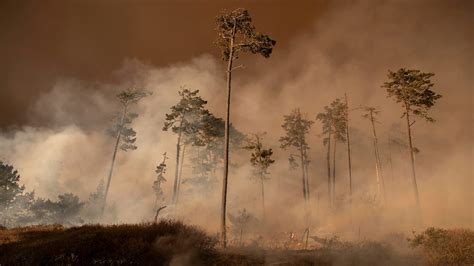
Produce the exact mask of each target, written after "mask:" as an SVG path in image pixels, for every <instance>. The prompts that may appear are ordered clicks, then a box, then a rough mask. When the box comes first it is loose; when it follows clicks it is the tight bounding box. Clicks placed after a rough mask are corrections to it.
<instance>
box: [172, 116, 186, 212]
mask: <svg viewBox="0 0 474 266" xmlns="http://www.w3.org/2000/svg"><path fill="white" fill-rule="evenodd" d="M182 127H183V117H181V122H180V123H179V133H178V142H177V143H176V167H175V170H174V184H173V198H172V203H173V204H176V201H177V200H178V196H177V194H178V182H179V180H178V179H179V156H180V153H181V135H182V134H183V132H182V131H183V130H182Z"/></svg>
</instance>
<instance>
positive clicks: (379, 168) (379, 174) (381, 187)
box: [370, 111, 385, 202]
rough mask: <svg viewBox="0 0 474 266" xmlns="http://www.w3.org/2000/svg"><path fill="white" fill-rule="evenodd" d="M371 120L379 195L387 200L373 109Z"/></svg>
mask: <svg viewBox="0 0 474 266" xmlns="http://www.w3.org/2000/svg"><path fill="white" fill-rule="evenodd" d="M370 122H371V124H372V133H373V135H374V153H375V167H376V174H377V191H378V193H379V196H380V195H382V200H383V201H384V202H385V182H384V180H383V172H382V163H381V161H380V154H379V148H378V139H377V132H376V131H375V118H374V115H373V112H372V111H370Z"/></svg>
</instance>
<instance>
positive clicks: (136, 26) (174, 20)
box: [0, 0, 328, 129]
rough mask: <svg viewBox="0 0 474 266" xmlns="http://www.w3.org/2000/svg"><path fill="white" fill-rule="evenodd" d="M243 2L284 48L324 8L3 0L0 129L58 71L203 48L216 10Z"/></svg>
mask: <svg viewBox="0 0 474 266" xmlns="http://www.w3.org/2000/svg"><path fill="white" fill-rule="evenodd" d="M236 7H245V8H247V9H249V10H250V12H251V14H252V16H253V17H254V21H255V24H256V25H257V26H258V27H260V28H264V29H265V31H266V33H268V34H270V35H271V36H272V37H273V38H275V39H276V40H277V41H278V48H279V49H284V48H285V47H288V46H289V44H290V43H291V40H292V38H294V37H295V36H297V35H301V34H304V33H305V32H306V31H308V30H310V28H311V27H312V25H313V23H314V22H315V21H316V19H317V18H318V16H319V15H320V14H322V13H324V12H325V10H327V8H328V4H327V1H326V0H318V1H307V0H304V1H296V2H295V1H289V0H277V1H265V0H264V1H222V0H198V1H168V0H157V1H143V0H139V1H128V0H123V1H122V0H119V1H103V0H99V1H97V0H83V1H74V0H71V1H34V0H33V1H8V0H7V1H1V3H0V57H1V58H2V61H3V62H2V64H0V73H1V75H0V77H1V78H0V93H1V94H0V95H1V98H0V128H3V129H5V128H8V127H12V126H21V125H24V124H25V123H28V124H31V123H33V124H36V125H41V124H42V123H43V122H45V121H28V117H27V113H28V112H27V110H28V108H29V106H30V105H32V104H33V103H34V101H35V100H36V99H37V98H38V97H39V96H40V95H41V94H42V93H44V92H47V91H49V90H51V88H52V86H53V85H54V83H55V82H56V81H57V80H58V79H60V78H67V77H74V78H77V79H81V80H98V81H104V80H109V79H111V78H113V77H112V75H111V73H112V72H113V71H114V70H116V69H118V68H119V67H120V66H121V64H122V63H123V61H124V59H126V58H136V59H138V60H140V61H143V62H147V63H149V64H152V65H154V66H157V67H162V66H167V65H170V64H173V63H176V62H182V61H185V60H188V59H190V58H193V57H195V56H198V55H200V54H204V53H210V54H213V55H216V56H218V53H219V52H218V50H217V49H216V47H215V46H214V45H213V41H214V39H215V32H214V28H215V24H214V18H215V16H216V15H217V14H218V13H219V12H220V11H221V10H224V9H227V10H229V9H232V8H236Z"/></svg>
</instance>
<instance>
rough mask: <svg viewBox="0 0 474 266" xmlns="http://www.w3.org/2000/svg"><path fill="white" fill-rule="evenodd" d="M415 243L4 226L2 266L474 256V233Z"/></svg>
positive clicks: (457, 260) (174, 225) (187, 229)
mask: <svg viewBox="0 0 474 266" xmlns="http://www.w3.org/2000/svg"><path fill="white" fill-rule="evenodd" d="M405 243H406V242H405ZM410 243H411V244H412V245H413V246H421V247H422V249H421V250H420V251H422V252H416V251H415V252H411V253H403V254H402V253H400V252H398V251H397V249H396V248H393V246H391V245H389V244H387V243H381V242H371V241H365V242H359V243H351V242H344V241H339V240H337V239H334V240H332V241H329V242H328V243H327V244H325V245H323V246H322V247H321V248H317V249H312V250H290V249H261V248H259V247H258V246H248V247H233V248H232V247H231V248H229V249H227V250H221V249H219V248H218V247H217V241H216V239H215V238H212V237H209V236H208V235H206V234H205V233H204V232H202V231H201V230H199V229H197V228H195V227H192V226H186V225H184V224H182V223H180V222H175V221H162V222H160V223H158V224H138V225H125V224H124V225H107V226H103V225H85V226H81V227H72V228H64V227H62V226H60V225H52V226H31V227H23V228H15V229H2V228H0V265H95V264H102V265H422V264H423V263H424V262H428V263H430V264H433V265H439V264H443V265H460V264H463V263H470V260H471V259H472V254H474V253H472V251H473V248H474V234H473V232H472V231H469V230H443V229H428V230H427V231H425V232H424V233H422V234H419V235H415V238H414V239H412V240H411V242H410ZM423 254H424V256H425V260H423ZM469 256H470V257H469Z"/></svg>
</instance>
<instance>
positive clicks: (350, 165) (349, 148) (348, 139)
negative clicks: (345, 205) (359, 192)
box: [344, 93, 352, 202]
mask: <svg viewBox="0 0 474 266" xmlns="http://www.w3.org/2000/svg"><path fill="white" fill-rule="evenodd" d="M344 98H345V100H346V139H347V163H348V167H349V201H350V202H352V163H351V139H350V137H349V102H348V100H347V94H345V93H344Z"/></svg>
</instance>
